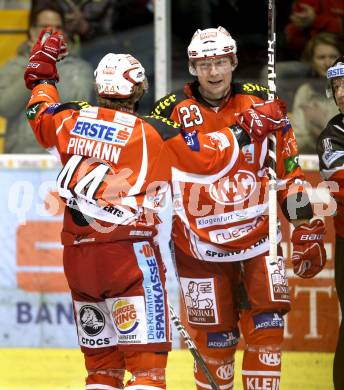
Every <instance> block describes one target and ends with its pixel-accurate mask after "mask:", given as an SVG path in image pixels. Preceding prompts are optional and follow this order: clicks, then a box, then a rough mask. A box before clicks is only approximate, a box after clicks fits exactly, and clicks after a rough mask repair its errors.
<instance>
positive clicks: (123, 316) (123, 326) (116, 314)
mask: <svg viewBox="0 0 344 390" xmlns="http://www.w3.org/2000/svg"><path fill="white" fill-rule="evenodd" d="M112 316H113V319H114V322H115V325H116V328H117V329H118V331H119V333H121V334H128V333H131V332H133V331H134V330H135V329H136V328H137V327H138V325H139V321H138V320H137V313H136V308H135V305H134V304H133V303H131V302H130V301H127V300H126V299H118V300H116V301H115V302H114V304H113V307H112Z"/></svg>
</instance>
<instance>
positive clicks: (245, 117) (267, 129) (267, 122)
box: [236, 99, 288, 142]
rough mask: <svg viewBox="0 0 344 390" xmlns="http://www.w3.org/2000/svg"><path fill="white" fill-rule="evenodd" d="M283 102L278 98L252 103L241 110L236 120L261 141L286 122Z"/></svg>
mask: <svg viewBox="0 0 344 390" xmlns="http://www.w3.org/2000/svg"><path fill="white" fill-rule="evenodd" d="M286 114H287V113H286V107H285V104H284V103H283V102H282V100H280V99H275V100H266V101H265V102H262V103H254V104H252V106H251V107H250V108H248V109H247V110H245V111H243V112H241V113H240V114H239V115H238V116H237V118H236V122H237V124H238V125H239V126H241V127H242V128H243V129H245V130H246V131H247V132H248V133H249V134H250V136H251V137H252V138H254V139H255V140H257V141H259V142H261V141H263V140H264V138H265V137H266V136H267V135H268V134H269V133H272V132H274V131H276V130H278V129H281V128H283V127H284V126H285V125H286V124H287V123H288V119H287V117H286Z"/></svg>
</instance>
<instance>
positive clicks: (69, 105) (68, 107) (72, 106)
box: [54, 101, 91, 115]
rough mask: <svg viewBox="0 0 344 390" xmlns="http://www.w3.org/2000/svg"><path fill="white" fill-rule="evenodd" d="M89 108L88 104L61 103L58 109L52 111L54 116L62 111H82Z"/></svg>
mask: <svg viewBox="0 0 344 390" xmlns="http://www.w3.org/2000/svg"><path fill="white" fill-rule="evenodd" d="M87 107H91V105H90V104H89V103H88V102H84V101H74V102H68V103H62V104H61V105H60V106H59V107H57V108H56V109H55V111H54V115H55V114H57V113H59V112H61V111H64V110H76V111H79V110H82V109H83V108H87Z"/></svg>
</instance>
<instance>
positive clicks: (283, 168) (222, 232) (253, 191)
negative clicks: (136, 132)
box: [152, 82, 304, 261]
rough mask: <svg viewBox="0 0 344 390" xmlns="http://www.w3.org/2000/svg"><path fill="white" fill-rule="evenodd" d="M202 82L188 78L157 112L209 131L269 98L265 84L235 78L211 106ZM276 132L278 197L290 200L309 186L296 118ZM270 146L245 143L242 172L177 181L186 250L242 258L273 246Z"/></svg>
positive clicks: (178, 232)
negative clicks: (216, 104)
mask: <svg viewBox="0 0 344 390" xmlns="http://www.w3.org/2000/svg"><path fill="white" fill-rule="evenodd" d="M197 86H198V83H197V82H195V83H192V84H187V85H186V86H185V88H184V93H183V94H180V95H179V94H173V93H172V94H170V95H167V96H165V97H164V98H162V99H160V100H159V101H158V102H157V103H156V104H155V107H154V109H153V111H152V112H153V113H154V114H157V115H162V116H166V117H168V118H171V119H173V120H174V121H176V122H178V123H180V124H182V126H183V128H184V129H186V130H187V131H190V132H193V131H198V132H201V133H209V132H212V131H216V130H218V129H221V128H222V127H224V126H232V125H234V124H235V118H236V115H237V114H238V113H240V112H242V111H244V110H245V109H247V108H249V107H250V106H251V105H252V103H256V102H261V101H263V100H267V88H265V87H263V86H260V85H257V84H252V83H246V84H233V85H232V89H231V94H230V96H229V97H228V99H227V100H226V101H225V102H224V103H223V104H222V105H221V107H211V106H210V105H209V104H208V103H207V102H206V101H204V99H202V97H201V96H200V94H199V92H198V88H197ZM276 137H277V176H278V189H279V191H278V201H279V203H280V204H281V205H282V204H284V205H285V204H286V200H287V197H288V196H290V195H291V194H293V195H294V196H295V194H296V193H298V192H301V193H302V192H303V191H304V189H303V187H302V181H303V179H304V175H303V173H302V171H301V168H300V167H299V165H298V149H297V145H296V141H295V137H294V133H293V130H292V128H291V126H290V124H288V125H286V126H285V128H284V129H283V130H282V131H278V132H277V133H276ZM267 150H268V145H267V140H266V139H265V140H264V141H263V142H262V143H259V142H256V141H252V142H251V143H250V144H249V145H246V146H243V147H242V152H243V154H244V157H245V161H243V162H242V163H241V165H240V166H239V167H238V170H237V172H235V173H234V174H224V175H223V176H222V177H221V178H218V177H217V178H213V180H212V181H211V183H206V182H201V181H198V182H197V183H196V184H195V182H192V181H191V177H189V175H188V174H185V175H179V176H178V177H177V179H178V180H177V181H176V182H174V183H173V192H174V207H175V213H176V217H175V220H174V224H173V233H174V240H175V244H176V245H177V246H178V247H179V248H180V249H181V250H182V251H183V252H184V253H186V254H187V255H189V256H193V257H195V258H198V259H201V260H206V261H237V260H243V259H248V258H252V257H254V256H257V255H259V254H262V253H264V252H266V251H267V250H268V248H269V241H268V177H267V169H266V167H267ZM210 175H211V173H210V172H209V176H210ZM175 178H176V177H175ZM289 206H290V205H289ZM293 207H294V206H291V208H293ZM288 210H289V212H290V209H288ZM294 219H296V217H294Z"/></svg>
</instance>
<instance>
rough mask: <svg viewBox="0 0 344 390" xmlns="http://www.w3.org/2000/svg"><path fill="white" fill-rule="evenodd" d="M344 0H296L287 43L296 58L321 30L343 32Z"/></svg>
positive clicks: (288, 27)
mask: <svg viewBox="0 0 344 390" xmlns="http://www.w3.org/2000/svg"><path fill="white" fill-rule="evenodd" d="M343 17H344V1H343V0H296V1H295V2H294V4H293V8H292V12H291V15H290V23H289V24H288V25H287V26H286V29H285V32H286V38H287V45H288V47H289V49H290V53H291V54H294V55H295V56H296V57H295V58H296V59H298V58H299V57H300V55H301V54H302V51H303V49H304V48H305V46H306V44H307V42H308V41H309V39H310V38H312V37H313V36H315V35H316V34H318V33H319V32H322V31H326V32H331V33H334V34H340V33H343Z"/></svg>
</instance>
